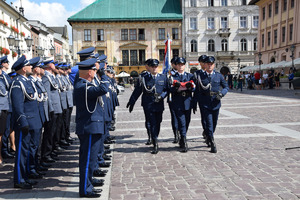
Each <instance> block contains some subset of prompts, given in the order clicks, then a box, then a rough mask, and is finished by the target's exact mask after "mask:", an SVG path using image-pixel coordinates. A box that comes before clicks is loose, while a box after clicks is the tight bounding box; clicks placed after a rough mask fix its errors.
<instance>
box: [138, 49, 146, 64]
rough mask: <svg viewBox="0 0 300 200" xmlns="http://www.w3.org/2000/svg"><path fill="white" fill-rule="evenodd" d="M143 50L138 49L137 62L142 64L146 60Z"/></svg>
mask: <svg viewBox="0 0 300 200" xmlns="http://www.w3.org/2000/svg"><path fill="white" fill-rule="evenodd" d="M145 55H146V54H145V50H139V64H140V65H143V64H144V63H145V61H146V59H145V58H146V57H145Z"/></svg>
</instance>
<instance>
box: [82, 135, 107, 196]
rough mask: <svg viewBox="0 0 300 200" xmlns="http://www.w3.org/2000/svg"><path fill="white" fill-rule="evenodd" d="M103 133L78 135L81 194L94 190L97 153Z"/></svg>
mask: <svg viewBox="0 0 300 200" xmlns="http://www.w3.org/2000/svg"><path fill="white" fill-rule="evenodd" d="M102 136H103V135H102V134H83V135H78V138H79V141H80V148H79V194H80V195H86V194H87V193H89V192H92V190H93V188H94V187H93V185H92V178H93V172H94V170H95V165H96V164H97V153H98V150H99V145H100V144H99V143H100V141H101V137H102Z"/></svg>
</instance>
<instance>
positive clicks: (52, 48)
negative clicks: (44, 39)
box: [49, 46, 55, 55]
mask: <svg viewBox="0 0 300 200" xmlns="http://www.w3.org/2000/svg"><path fill="white" fill-rule="evenodd" d="M49 50H50V54H51V55H54V53H55V49H54V47H53V46H52V47H51V48H50V49H49Z"/></svg>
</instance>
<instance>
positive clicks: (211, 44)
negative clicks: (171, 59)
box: [182, 0, 259, 74]
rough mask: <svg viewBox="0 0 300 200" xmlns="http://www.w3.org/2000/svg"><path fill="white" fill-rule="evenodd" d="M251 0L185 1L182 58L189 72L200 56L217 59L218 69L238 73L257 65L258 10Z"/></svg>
mask: <svg viewBox="0 0 300 200" xmlns="http://www.w3.org/2000/svg"><path fill="white" fill-rule="evenodd" d="M249 1H250V0H182V5H183V6H182V9H183V10H182V13H183V16H184V19H183V30H182V32H183V55H184V56H185V57H186V58H187V62H188V67H189V70H191V71H193V70H195V69H196V68H199V65H198V58H199V56H200V55H203V54H205V55H210V56H215V58H216V70H217V71H220V72H221V73H222V74H227V73H228V72H231V73H236V72H238V71H239V69H240V68H242V67H245V66H249V65H254V64H256V63H257V62H258V61H256V60H255V57H254V54H255V52H256V51H257V33H258V22H259V19H258V16H259V9H258V7H257V6H249V5H248V3H249Z"/></svg>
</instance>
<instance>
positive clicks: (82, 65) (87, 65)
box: [76, 58, 97, 70]
mask: <svg viewBox="0 0 300 200" xmlns="http://www.w3.org/2000/svg"><path fill="white" fill-rule="evenodd" d="M96 62H97V59H96V58H90V59H88V60H85V61H82V62H78V63H76V64H77V65H78V69H79V70H89V69H97V68H96V66H95V63H96Z"/></svg>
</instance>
